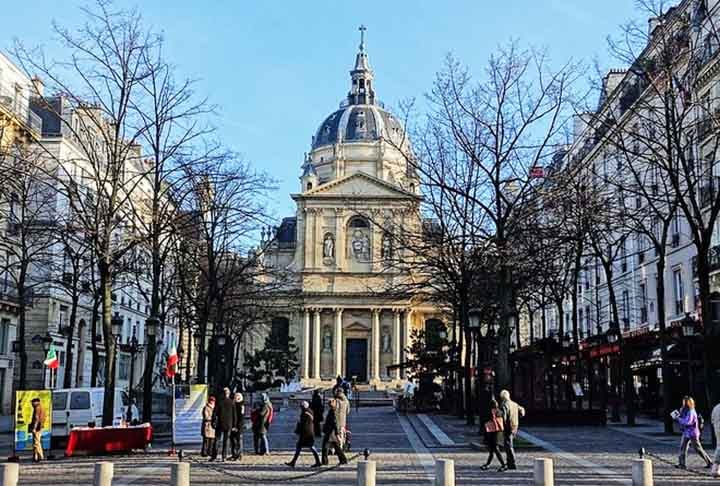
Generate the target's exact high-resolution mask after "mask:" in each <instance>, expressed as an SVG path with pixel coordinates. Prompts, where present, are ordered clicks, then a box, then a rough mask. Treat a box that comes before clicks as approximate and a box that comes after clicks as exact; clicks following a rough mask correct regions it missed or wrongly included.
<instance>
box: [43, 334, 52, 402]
mask: <svg viewBox="0 0 720 486" xmlns="http://www.w3.org/2000/svg"><path fill="white" fill-rule="evenodd" d="M52 343H53V338H52V337H51V336H50V333H46V334H45V336H44V337H43V338H42V346H43V351H45V356H47V354H48V351H50V346H52ZM46 369H47V366H45V365H44V364H43V389H45V388H48V387H47V385H46V384H45V381H46V380H47V376H46V371H45V370H46ZM50 381H51V382H52V371H51V372H50ZM49 385H50V388H52V383H50V384H49Z"/></svg>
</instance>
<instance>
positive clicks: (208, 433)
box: [201, 403, 215, 439]
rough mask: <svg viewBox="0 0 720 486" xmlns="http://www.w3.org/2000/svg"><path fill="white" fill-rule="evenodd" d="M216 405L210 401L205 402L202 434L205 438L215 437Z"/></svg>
mask: <svg viewBox="0 0 720 486" xmlns="http://www.w3.org/2000/svg"><path fill="white" fill-rule="evenodd" d="M214 412H215V407H214V406H213V405H211V404H209V403H207V404H205V406H204V407H203V411H202V418H203V421H202V430H201V432H202V436H203V437H204V438H205V439H214V438H215V425H214V424H213V417H214V416H215V413H214Z"/></svg>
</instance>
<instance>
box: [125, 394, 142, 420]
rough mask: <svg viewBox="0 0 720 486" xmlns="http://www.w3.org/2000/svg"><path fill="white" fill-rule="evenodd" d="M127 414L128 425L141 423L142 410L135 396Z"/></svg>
mask: <svg viewBox="0 0 720 486" xmlns="http://www.w3.org/2000/svg"><path fill="white" fill-rule="evenodd" d="M126 415H127V423H128V425H138V424H139V423H140V412H139V411H138V408H137V400H135V398H134V397H133V399H132V400H130V402H129V403H128V407H127V413H126Z"/></svg>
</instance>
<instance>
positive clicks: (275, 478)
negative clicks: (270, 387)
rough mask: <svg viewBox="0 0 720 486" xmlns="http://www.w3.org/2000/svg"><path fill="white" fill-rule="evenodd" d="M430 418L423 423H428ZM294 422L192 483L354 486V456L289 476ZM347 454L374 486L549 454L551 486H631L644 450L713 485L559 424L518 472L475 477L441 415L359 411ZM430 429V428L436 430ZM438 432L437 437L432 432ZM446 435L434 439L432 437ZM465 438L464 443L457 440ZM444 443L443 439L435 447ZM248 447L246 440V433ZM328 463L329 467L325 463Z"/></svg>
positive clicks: (605, 434) (36, 478)
mask: <svg viewBox="0 0 720 486" xmlns="http://www.w3.org/2000/svg"><path fill="white" fill-rule="evenodd" d="M428 419H429V420H430V422H428ZM295 420H296V413H295V411H282V412H281V413H279V414H278V415H277V419H276V422H275V423H274V424H273V426H272V429H271V451H272V453H271V455H269V456H262V457H260V456H255V455H253V454H246V455H245V456H244V458H243V461H242V462H240V463H234V462H227V463H208V462H207V461H206V460H205V459H203V458H200V457H198V456H197V454H196V452H197V451H193V450H192V448H190V449H189V450H188V452H189V453H190V456H189V458H190V459H189V460H190V461H191V464H192V466H191V471H192V472H191V476H192V484H193V485H204V484H212V485H219V484H238V485H251V484H277V485H286V486H289V485H295V484H301V485H310V484H312V485H352V484H355V478H356V464H355V462H356V461H357V458H356V459H355V460H354V461H353V462H351V464H349V465H347V466H342V467H333V466H330V467H326V468H322V469H320V470H314V469H310V468H309V466H310V464H312V456H311V455H310V454H309V453H308V452H303V455H302V456H301V458H300V461H299V463H298V467H297V468H296V469H294V470H292V469H290V468H288V467H287V466H285V465H284V463H285V462H287V461H289V460H290V457H291V452H292V449H293V445H294V435H293V434H292V431H293V428H294V423H295ZM350 425H351V427H352V432H353V446H354V450H353V453H352V454H351V455H353V456H354V455H355V454H357V452H359V451H362V449H363V448H364V447H368V448H370V449H371V454H372V456H371V459H374V460H376V461H377V470H378V471H377V472H378V480H377V482H378V484H380V485H392V484H395V485H428V484H432V482H431V478H432V471H433V464H434V460H435V459H437V458H449V459H453V460H454V461H455V468H456V476H457V484H458V485H531V484H532V462H533V459H534V458H535V457H552V458H553V459H554V461H555V465H556V484H557V485H565V486H570V485H572V486H577V485H590V486H593V485H598V486H600V485H602V486H609V485H611V484H628V485H629V484H631V482H630V463H631V460H632V459H633V458H635V457H637V450H638V449H639V448H640V447H641V446H642V447H645V448H646V449H647V450H648V451H649V452H650V453H652V454H656V455H657V458H659V459H656V460H654V467H655V477H656V482H655V484H656V485H658V486H666V485H692V486H694V485H710V484H719V483H720V481H718V480H712V479H710V478H709V476H708V475H707V472H706V471H707V470H705V469H701V461H700V460H699V459H698V458H697V457H696V456H691V459H690V460H689V464H690V466H691V468H696V469H694V471H696V472H697V474H695V473H693V472H692V471H691V472H683V471H679V470H676V469H674V468H673V467H672V464H674V462H675V460H676V458H675V453H676V451H675V449H676V445H677V444H676V442H677V441H675V440H674V439H672V438H671V439H668V438H663V437H656V436H653V435H652V434H651V433H649V432H648V430H649V429H648V430H645V429H643V428H642V427H638V428H634V429H632V430H627V429H626V428H624V427H619V426H616V427H610V428H598V427H563V428H543V427H533V428H527V429H525V432H526V435H525V439H526V440H528V441H530V442H535V443H536V444H539V445H542V446H543V447H545V450H540V449H539V448H537V447H536V448H531V449H526V450H522V451H520V452H519V460H518V470H517V471H507V472H504V473H498V472H496V471H495V470H494V469H493V470H492V471H488V472H482V471H480V470H479V469H478V466H479V465H480V464H482V463H483V462H484V460H485V458H486V454H485V452H476V451H473V450H471V449H470V448H468V447H467V442H465V440H467V439H470V438H471V434H469V433H464V434H460V435H459V434H458V433H457V430H453V428H461V425H460V424H459V422H458V421H456V420H455V419H452V418H447V417H434V416H427V417H425V418H419V417H417V416H413V415H410V416H408V417H399V416H397V415H396V413H395V412H394V410H392V409H391V408H390V407H382V408H373V409H361V410H360V412H359V413H353V415H351V417H350ZM433 425H436V426H437V427H433ZM438 431H442V432H438ZM443 432H444V434H445V437H440V438H438V437H436V435H437V434H438V433H440V434H441V435H442V433H443ZM447 437H449V438H450V440H452V441H455V442H457V444H456V445H455V446H449V445H445V446H442V447H441V446H440V445H439V444H440V443H442V442H445V443H447ZM460 438H462V439H463V442H462V443H460V441H457V440H456V439H460ZM439 439H442V440H439ZM245 445H246V447H247V446H248V445H251V444H250V437H249V436H247V435H246V438H245ZM98 460H99V459H98V458H72V459H63V460H55V461H48V462H46V463H43V464H40V465H33V464H31V463H29V462H23V463H22V465H21V477H20V484H22V485H46V484H62V485H75V484H83V485H88V484H92V470H93V464H94V463H95V462H97V461H98ZM102 460H109V461H112V462H114V463H115V482H114V483H113V484H114V485H116V486H118V485H130V484H133V485H147V486H150V485H167V484H169V476H170V467H169V465H170V463H171V462H173V461H174V460H175V459H173V458H170V457H168V456H167V455H164V454H161V453H159V452H155V453H152V454H148V455H145V454H135V455H131V456H112V457H107V458H103V459H102ZM331 464H335V461H334V458H331Z"/></svg>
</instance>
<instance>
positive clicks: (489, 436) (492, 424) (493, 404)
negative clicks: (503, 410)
mask: <svg viewBox="0 0 720 486" xmlns="http://www.w3.org/2000/svg"><path fill="white" fill-rule="evenodd" d="M503 430H504V424H503V420H502V417H500V410H499V406H498V402H497V401H495V400H494V399H492V400H490V416H489V420H488V421H487V422H485V445H486V446H487V448H488V458H487V462H485V464H483V465H482V466H480V469H481V470H483V471H486V470H487V469H488V468H489V467H490V464H491V463H492V460H493V456H495V457H497V458H498V461H500V469H499V470H498V471H500V472H502V471H505V470H506V469H507V466H506V465H505V461H503V456H502V454H500V449H499V448H498V444H500V443H502V442H503V440H505V438H504V433H503Z"/></svg>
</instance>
